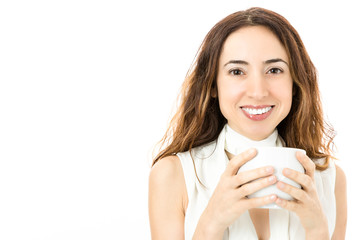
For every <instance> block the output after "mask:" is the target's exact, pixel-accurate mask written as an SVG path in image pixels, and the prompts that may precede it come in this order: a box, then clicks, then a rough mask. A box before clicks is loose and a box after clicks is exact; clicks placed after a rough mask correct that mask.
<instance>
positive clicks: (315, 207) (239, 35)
mask: <svg viewBox="0 0 360 240" xmlns="http://www.w3.org/2000/svg"><path fill="white" fill-rule="evenodd" d="M180 96H181V99H180V107H179V109H178V111H177V113H176V114H175V116H174V118H173V120H172V121H171V124H170V127H169V129H168V131H167V133H166V134H165V136H164V138H163V144H167V145H166V146H165V147H164V149H163V150H162V151H161V152H160V153H159V154H158V155H157V156H156V158H155V160H154V163H153V168H152V170H151V173H150V179H149V216H150V225H151V233H152V238H153V239H184V238H185V239H269V238H271V239H305V238H306V239H330V238H332V239H344V237H345V228H346V209H347V205H346V183H345V182H346V181H345V175H344V173H343V171H342V170H341V169H340V168H339V167H338V166H336V165H335V164H334V161H333V159H332V156H331V154H330V146H331V144H332V140H333V131H332V129H331V128H329V127H328V125H326V123H325V122H324V119H323V115H322V110H321V102H320V97H319V90H318V84H317V76H316V70H315V67H314V66H313V64H312V62H311V60H310V58H309V56H308V54H307V52H306V50H305V47H304V45H303V43H302V41H301V39H300V37H299V35H298V33H297V32H296V30H295V29H294V28H293V27H292V26H291V25H290V24H289V23H288V21H287V20H286V19H284V18H283V17H282V16H280V15H278V14H277V13H274V12H271V11H269V10H266V9H261V8H251V9H248V10H246V11H240V12H236V13H234V14H231V15H229V16H228V17H226V18H225V19H223V20H222V21H220V22H219V23H217V24H216V25H215V26H214V27H213V28H212V29H211V31H210V32H209V33H208V34H207V36H206V38H205V40H204V42H203V44H202V46H201V48H200V51H199V53H198V57H197V60H196V62H195V64H194V67H193V69H192V70H190V71H189V74H188V76H187V78H186V81H185V83H184V85H183V89H182V92H181V95H180ZM230 133H231V134H230ZM234 135H235V136H234ZM234 138H237V139H240V140H239V141H238V142H237V143H236V144H240V145H243V147H244V149H245V148H247V147H250V146H256V145H257V144H260V143H261V144H267V145H269V146H279V147H281V146H287V147H294V148H301V149H305V150H306V153H307V155H301V154H297V155H296V156H297V159H298V160H299V162H300V163H301V164H302V165H303V167H304V169H305V173H304V174H302V173H299V172H296V171H294V170H291V169H285V170H284V171H283V174H284V175H285V176H286V177H288V178H290V179H292V180H293V181H295V182H297V183H299V184H300V185H301V186H302V188H301V189H297V188H294V187H292V186H290V185H287V184H286V183H283V182H281V181H278V180H277V179H276V178H275V177H274V175H273V174H274V169H273V168H272V167H271V166H267V167H263V168H259V169H255V170H249V171H246V172H241V173H237V172H238V170H239V168H240V167H241V166H242V165H243V164H244V163H246V162H247V161H251V159H252V158H253V157H254V156H255V155H256V150H255V149H254V148H250V149H248V150H246V151H243V152H242V153H241V154H237V155H236V154H232V151H231V149H230V148H229V144H228V143H229V142H231V141H234V140H233V139H234ZM241 139H242V140H241ZM254 180H258V181H254ZM273 184H276V186H277V187H278V188H279V189H280V190H281V191H283V192H285V193H288V194H290V195H291V196H292V197H293V198H294V200H292V201H288V200H284V199H280V198H279V197H278V196H276V195H270V196H265V197H262V198H252V199H249V198H247V197H246V196H247V195H249V194H252V193H254V192H256V191H258V190H260V189H262V188H264V187H267V186H269V185H273ZM269 203H276V204H277V205H278V206H280V207H281V208H282V210H269V209H263V208H260V207H261V206H265V205H267V204H269Z"/></svg>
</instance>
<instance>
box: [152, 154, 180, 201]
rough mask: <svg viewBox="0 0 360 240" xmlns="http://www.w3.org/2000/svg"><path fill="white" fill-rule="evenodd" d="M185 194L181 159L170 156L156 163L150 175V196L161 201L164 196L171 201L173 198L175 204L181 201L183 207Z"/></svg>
mask: <svg viewBox="0 0 360 240" xmlns="http://www.w3.org/2000/svg"><path fill="white" fill-rule="evenodd" d="M184 193H186V187H185V179H184V174H183V170H182V166H181V163H180V159H179V157H178V156H169V157H165V158H163V159H160V160H159V161H158V162H156V163H155V165H154V166H153V167H152V169H151V171H150V175H149V194H150V196H154V197H156V198H159V199H163V197H164V196H167V197H166V198H167V199H169V197H171V196H172V197H174V199H173V200H174V201H175V202H179V201H180V200H181V202H180V203H181V205H183V201H184V198H185V196H184ZM169 194H171V195H170V196H169ZM174 201H172V202H173V203H174ZM180 203H179V204H180Z"/></svg>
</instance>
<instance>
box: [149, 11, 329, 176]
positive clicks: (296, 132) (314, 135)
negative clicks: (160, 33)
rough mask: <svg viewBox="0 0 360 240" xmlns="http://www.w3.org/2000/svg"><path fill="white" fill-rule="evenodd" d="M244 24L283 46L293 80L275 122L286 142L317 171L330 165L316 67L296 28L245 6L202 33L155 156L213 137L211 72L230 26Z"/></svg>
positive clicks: (215, 104) (218, 124)
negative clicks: (282, 114) (286, 107)
mask: <svg viewBox="0 0 360 240" xmlns="http://www.w3.org/2000/svg"><path fill="white" fill-rule="evenodd" d="M245 26H265V27H267V28H268V29H269V30H271V31H272V32H273V33H274V34H275V35H276V36H277V37H278V39H279V40H280V42H281V43H282V45H283V46H284V48H285V50H286V53H287V55H288V57H289V62H290V73H291V77H292V79H293V83H294V84H293V99H292V106H291V110H290V112H289V114H288V115H287V116H286V118H285V119H284V120H283V121H282V122H281V123H280V124H279V125H278V126H277V129H278V132H279V134H280V136H282V138H283V139H284V141H285V144H286V146H287V147H294V148H301V149H304V150H306V153H307V155H308V156H309V157H310V158H311V159H313V160H315V159H325V161H324V162H323V163H321V164H320V163H317V165H316V168H317V169H318V170H325V169H326V168H327V167H328V165H329V159H330V158H331V157H332V156H331V147H332V143H333V138H334V136H335V134H334V130H333V129H332V127H331V126H330V125H328V124H327V123H326V122H325V120H324V117H323V111H322V105H321V99H320V92H319V88H318V81H317V72H316V69H315V67H314V65H313V63H312V61H311V60H310V57H309V55H308V53H307V51H306V49H305V47H304V44H303V42H302V40H301V39H300V36H299V34H298V33H297V31H296V30H295V29H294V28H293V26H291V24H290V23H289V22H288V21H287V20H286V19H285V18H284V17H282V16H281V15H279V14H277V13H275V12H272V11H270V10H266V9H263V8H250V9H248V10H245V11H239V12H236V13H233V14H231V15H229V16H227V17H226V18H224V19H223V20H221V21H220V22H218V23H217V24H216V25H215V26H214V27H213V28H212V29H211V30H210V32H209V33H208V34H207V35H206V37H205V39H204V41H203V43H202V44H201V47H200V49H199V52H198V54H197V58H196V60H195V62H194V64H193V66H192V68H191V69H190V70H189V72H188V73H187V76H186V78H185V81H184V83H183V86H182V89H181V93H180V95H179V107H178V109H177V112H176V113H175V115H174V116H173V118H172V120H171V121H170V125H169V127H168V130H167V131H166V133H165V135H164V137H163V138H162V140H161V141H160V144H161V146H162V150H161V151H160V152H159V153H158V154H157V156H156V157H155V158H154V161H153V165H154V164H155V163H156V162H157V161H158V160H160V159H162V158H164V157H167V156H171V155H175V154H177V153H179V152H185V151H190V150H191V149H193V148H195V147H198V146H200V145H203V144H206V143H210V142H212V141H214V140H216V139H217V138H218V136H219V134H220V132H221V130H222V129H223V127H224V125H225V124H226V122H227V120H226V119H225V118H224V116H223V115H222V113H221V111H220V107H219V101H218V98H214V97H212V95H213V92H214V91H217V86H216V77H217V73H218V65H219V58H220V54H221V51H222V48H223V44H224V42H225V40H226V39H227V37H228V36H229V35H230V34H231V33H233V32H234V31H236V30H238V29H240V28H242V27H245Z"/></svg>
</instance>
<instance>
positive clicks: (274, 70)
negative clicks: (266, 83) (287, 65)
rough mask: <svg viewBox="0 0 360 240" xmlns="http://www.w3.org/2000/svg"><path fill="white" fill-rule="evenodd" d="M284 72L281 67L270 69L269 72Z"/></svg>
mask: <svg viewBox="0 0 360 240" xmlns="http://www.w3.org/2000/svg"><path fill="white" fill-rule="evenodd" d="M282 72H283V70H281V69H280V68H272V69H270V70H269V71H268V73H270V74H279V73H282Z"/></svg>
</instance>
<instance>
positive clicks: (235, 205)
mask: <svg viewBox="0 0 360 240" xmlns="http://www.w3.org/2000/svg"><path fill="white" fill-rule="evenodd" d="M255 156H256V149H249V150H247V151H245V152H243V153H241V154H239V155H237V156H235V157H234V158H232V159H231V160H230V162H229V164H228V166H227V167H226V169H225V171H224V173H223V174H222V175H221V178H220V181H219V183H218V185H217V187H216V189H215V191H214V193H213V195H212V196H211V198H210V200H209V203H208V205H207V207H206V209H205V210H204V212H203V214H202V216H201V217H200V220H199V223H198V226H197V229H196V231H195V235H194V237H195V236H203V237H204V236H206V237H204V239H221V238H222V236H223V233H224V231H225V229H226V228H227V227H228V226H230V225H231V224H232V223H233V222H234V221H235V220H236V219H237V218H238V217H239V216H240V215H241V214H243V213H244V212H245V211H246V210H248V209H250V208H256V207H259V206H263V205H266V204H269V203H272V202H275V200H276V195H270V196H265V197H262V198H252V199H248V198H247V197H246V196H247V195H249V194H252V193H254V192H256V191H258V190H260V189H262V188H264V187H267V186H269V185H272V184H275V183H276V181H277V179H276V177H275V176H272V174H273V173H274V169H273V167H270V166H269V167H262V168H258V169H254V170H249V171H245V172H241V173H237V172H238V170H239V168H240V167H241V166H242V165H243V164H245V163H246V162H248V161H249V160H251V159H252V158H254V157H255ZM259 178H262V179H259ZM257 179H258V180H257ZM254 180H257V181H254ZM194 239H197V238H196V237H195V238H194Z"/></svg>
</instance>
